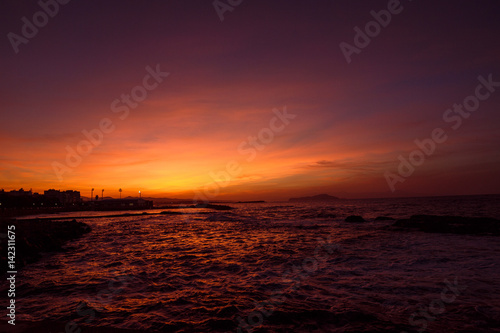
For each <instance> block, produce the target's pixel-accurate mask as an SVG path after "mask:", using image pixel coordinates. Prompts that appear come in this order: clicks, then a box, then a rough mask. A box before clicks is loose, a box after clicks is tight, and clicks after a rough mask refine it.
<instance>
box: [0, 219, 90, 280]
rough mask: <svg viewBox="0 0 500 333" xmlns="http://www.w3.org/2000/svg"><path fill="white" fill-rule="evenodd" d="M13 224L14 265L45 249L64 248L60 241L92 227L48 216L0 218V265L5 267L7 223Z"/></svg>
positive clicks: (28, 260) (80, 233)
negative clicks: (44, 217)
mask: <svg viewBox="0 0 500 333" xmlns="http://www.w3.org/2000/svg"><path fill="white" fill-rule="evenodd" d="M12 225H14V226H15V230H13V231H14V232H15V267H16V269H17V270H18V269H20V268H22V267H24V266H26V265H27V264H29V263H32V262H35V261H37V260H38V259H39V258H40V257H41V254H42V253H44V252H56V251H63V245H64V244H65V243H66V242H67V241H69V240H72V239H76V238H79V237H81V236H83V235H84V234H86V233H89V232H90V231H91V230H92V229H91V228H90V226H89V225H87V224H85V223H83V222H77V221H76V220H72V221H61V222H59V221H57V222H56V221H51V220H38V221H37V220H26V221H22V220H7V219H3V220H1V221H0V236H1V238H0V262H1V263H0V265H2V267H7V256H8V251H7V240H8V238H7V227H8V226H12Z"/></svg>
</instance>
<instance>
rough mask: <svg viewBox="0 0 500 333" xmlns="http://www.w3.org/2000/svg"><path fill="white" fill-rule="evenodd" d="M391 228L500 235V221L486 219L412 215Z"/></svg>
mask: <svg viewBox="0 0 500 333" xmlns="http://www.w3.org/2000/svg"><path fill="white" fill-rule="evenodd" d="M392 226H393V227H396V228H404V229H417V230H420V231H425V232H437V233H453V234H493V235H500V220H497V219H494V218H488V217H463V216H436V215H413V216H412V217H410V218H409V219H402V220H398V221H396V222H395V223H394V224H393V225H392Z"/></svg>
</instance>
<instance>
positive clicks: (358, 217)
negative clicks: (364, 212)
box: [345, 215, 366, 222]
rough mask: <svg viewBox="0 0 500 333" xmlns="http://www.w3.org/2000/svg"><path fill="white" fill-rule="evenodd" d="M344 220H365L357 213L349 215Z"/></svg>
mask: <svg viewBox="0 0 500 333" xmlns="http://www.w3.org/2000/svg"><path fill="white" fill-rule="evenodd" d="M345 221H346V222H366V221H365V219H364V218H363V217H362V216H359V215H351V216H348V217H346V219H345Z"/></svg>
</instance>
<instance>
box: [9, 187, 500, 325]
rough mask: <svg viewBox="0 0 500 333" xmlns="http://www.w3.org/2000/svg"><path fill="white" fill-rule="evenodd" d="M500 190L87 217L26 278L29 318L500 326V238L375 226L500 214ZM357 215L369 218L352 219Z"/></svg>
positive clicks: (21, 292) (23, 302)
mask: <svg viewBox="0 0 500 333" xmlns="http://www.w3.org/2000/svg"><path fill="white" fill-rule="evenodd" d="M499 199H500V197H499V196H487V197H449V198H428V199H391V200H350V201H341V202H338V203H332V204H288V203H283V204H272V203H267V204H234V205H233V206H234V207H236V209H235V210H233V211H217V212H214V211H208V210H204V209H196V210H189V211H188V210H186V212H189V213H190V214H185V215H156V216H144V217H114V218H103V219H95V220H86V221H84V222H86V223H87V224H89V225H91V227H92V228H93V231H92V232H91V233H90V234H87V235H85V236H84V237H82V238H80V239H78V240H76V241H72V242H70V243H69V244H68V245H67V247H66V251H65V252H63V253H56V254H50V255H46V256H44V258H43V259H42V260H40V261H39V262H37V263H34V264H30V265H28V266H27V267H25V269H24V270H23V271H22V272H20V273H19V274H18V281H17V283H18V285H17V291H18V292H17V293H16V296H17V311H18V312H17V313H18V315H17V317H16V319H17V320H19V321H21V322H25V323H26V322H33V324H32V327H35V326H36V322H41V321H44V322H52V324H51V328H50V330H49V329H48V328H47V331H53V332H65V331H70V332H78V330H79V329H81V332H92V328H90V327H89V326H92V327H101V328H102V327H108V328H118V329H123V330H124V329H132V330H140V331H145V332H155V331H166V332H177V331H179V332H210V331H217V332H226V331H228V332H231V331H232V332H236V331H238V330H239V331H241V332H251V331H254V332H259V331H261V332H401V331H408V332H417V331H418V332H423V331H426V332H495V331H496V332H499V331H500V330H499V329H498V327H500V237H494V236H468V235H453V234H428V233H421V232H397V231H391V230H388V229H387V226H388V225H390V224H391V223H392V222H391V221H382V222H375V221H373V219H374V218H375V217H377V216H382V215H384V216H392V217H395V218H398V217H409V216H410V215H412V214H452V215H462V216H489V217H496V218H500V205H499ZM352 214H355V215H363V216H364V217H365V219H367V220H368V222H367V223H361V224H355V223H354V224H353V223H346V222H344V219H345V217H346V216H348V215H352ZM1 292H2V294H6V290H5V284H3V285H2V291H1ZM3 299H5V298H3ZM4 318H6V317H5V316H4ZM4 320H5V321H6V320H7V319H4ZM30 325H31V324H28V326H23V327H25V328H24V329H26V331H29V328H30ZM2 327H5V326H2ZM26 327H28V328H26ZM7 328H8V327H7ZM105 330H106V329H105ZM11 331H12V332H15V330H11Z"/></svg>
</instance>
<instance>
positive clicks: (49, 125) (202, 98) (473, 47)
mask: <svg viewBox="0 0 500 333" xmlns="http://www.w3.org/2000/svg"><path fill="white" fill-rule="evenodd" d="M223 2H224V3H226V1H223ZM236 2H237V1H233V3H236ZM389 2H390V1H364V2H362V3H355V2H353V1H347V0H342V1H326V0H325V1H315V2H314V5H313V4H312V3H311V2H307V1H272V2H271V1H249V0H248V1H242V2H241V4H239V5H237V6H235V7H234V8H233V10H232V11H226V12H225V13H224V14H223V17H224V20H223V21H221V20H220V18H219V15H218V13H217V11H216V9H215V8H214V6H213V4H212V2H211V1H129V0H125V1H107V2H106V3H105V4H104V3H97V2H96V3H90V2H83V1H70V2H69V3H68V4H65V5H59V7H60V8H59V11H58V13H57V14H55V15H54V17H51V18H49V19H48V23H47V24H46V25H45V26H43V27H40V28H39V29H38V30H39V31H38V33H37V34H36V36H34V37H33V38H29V39H28V40H29V41H28V42H27V43H25V44H24V43H22V44H19V45H18V52H17V53H16V52H15V50H14V49H15V48H14V47H13V46H12V43H11V42H10V41H9V37H8V34H9V33H10V32H12V33H15V34H17V35H20V36H21V35H22V31H21V30H22V27H23V24H24V22H23V21H22V18H23V17H26V18H28V20H29V21H31V22H33V15H34V14H35V13H37V12H38V11H40V10H41V7H40V5H39V4H37V2H35V1H32V2H31V3H29V4H26V3H24V2H23V3H20V2H15V1H8V2H3V3H2V4H1V5H0V10H1V12H2V13H4V14H2V15H3V16H4V17H3V19H2V20H1V23H0V27H1V31H2V34H3V36H4V37H3V42H2V43H1V45H0V50H1V53H0V56H1V59H0V62H1V65H0V66H1V74H2V79H1V81H0V110H1V111H0V142H1V145H2V149H1V150H0V187H2V188H4V189H6V190H11V189H14V188H20V187H24V188H25V189H29V188H33V190H35V191H43V190H44V189H48V188H56V189H61V190H63V189H76V190H79V191H81V192H82V195H84V196H90V188H92V187H94V188H96V190H98V191H99V192H100V189H105V195H109V196H113V197H118V195H119V193H118V189H119V188H123V196H127V195H132V196H136V195H137V193H138V190H141V191H142V193H143V194H144V195H146V196H153V197H154V196H157V197H178V198H186V199H190V198H192V197H193V195H194V192H193V191H195V190H197V191H203V189H207V188H211V189H212V193H216V194H217V195H214V196H213V197H211V198H210V199H219V200H223V199H234V200H259V199H264V200H281V199H287V198H289V197H292V196H299V195H312V194H318V193H329V194H331V195H338V196H342V197H351V198H355V197H384V196H397V195H401V196H407V195H410V196H411V195H453V194H488V193H499V192H500V191H499V187H500V177H498V176H497V173H498V169H499V166H500V155H499V151H500V149H499V148H500V134H499V132H498V125H499V124H500V112H499V111H500V88H497V91H495V92H491V94H490V96H489V97H488V98H487V99H486V100H484V101H481V102H480V105H479V108H478V109H477V110H476V111H474V112H473V113H471V115H470V117H468V118H467V119H463V122H462V124H461V126H460V127H459V128H458V129H456V130H454V129H452V128H451V125H452V124H453V123H447V122H446V121H445V120H443V114H444V113H445V111H446V110H447V109H449V108H452V107H453V105H454V104H455V103H458V104H460V103H463V101H464V99H465V98H466V97H467V96H469V95H474V93H475V89H476V87H477V86H478V84H480V81H478V77H479V76H480V75H481V76H483V77H485V78H487V77H488V75H491V76H492V78H493V81H495V82H500V62H499V59H500V43H499V41H500V40H499V37H498V36H500V22H499V20H498V13H499V12H500V3H498V2H497V1H493V0H491V1H477V2H472V1H460V2H459V3H457V2H452V1H447V2H439V3H436V2H434V1H430V0H418V1H411V2H410V1H402V2H401V4H400V7H401V8H402V9H401V12H400V13H399V14H393V15H392V18H391V22H390V23H389V24H388V25H387V26H386V27H382V28H381V31H380V33H379V34H378V35H376V36H374V37H373V38H371V41H370V43H369V45H368V46H366V47H365V48H362V49H360V52H359V54H353V55H352V59H351V60H352V61H351V62H350V63H348V62H347V61H346V58H345V56H344V54H343V53H342V51H341V48H340V47H339V44H340V43H342V42H346V43H349V44H351V45H354V37H355V31H354V30H353V29H354V28H355V27H356V26H357V27H360V29H362V30H364V27H365V24H366V23H368V22H370V21H372V20H374V18H373V17H372V15H371V14H370V12H371V11H372V10H374V11H376V12H379V11H380V10H383V9H387V7H388V3H389ZM147 68H149V70H148V69H147ZM156 68H159V69H160V70H161V71H162V72H168V73H169V75H168V76H166V75H165V76H164V77H161V81H159V80H157V81H156V80H155V79H154V78H153V77H150V78H149V79H147V80H146V81H144V79H145V76H146V75H151V71H154V70H155V69H156ZM144 82H146V84H147V85H148V86H149V87H152V86H153V85H154V86H155V87H154V88H152V89H151V90H147V89H146V90H144V89H142V90H141V89H140V88H136V93H139V92H141V91H142V92H144V91H146V93H147V96H146V97H145V98H144V100H143V101H141V102H140V103H138V105H137V106H135V107H131V106H129V107H128V109H129V112H128V114H127V116H126V117H122V118H124V119H121V118H120V116H123V115H124V112H125V111H123V110H124V109H123V108H122V109H121V110H122V111H120V112H114V111H117V110H116V107H117V106H122V107H123V106H124V105H125V104H124V103H123V102H120V103H117V104H115V108H113V106H112V104H113V102H114V101H115V100H117V99H118V100H120V99H121V98H122V95H123V94H125V95H127V94H128V95H130V94H131V92H132V91H133V89H134V88H135V87H137V86H139V87H141V86H143V85H144ZM156 83H157V84H156ZM483 90H484V89H483ZM284 108H286V110H287V112H288V113H289V114H291V115H294V116H295V117H294V118H293V119H291V118H290V119H288V120H289V121H288V123H286V122H285V123H283V122H282V121H281V122H280V121H276V122H275V124H277V126H279V125H281V124H283V127H280V128H281V129H282V130H280V131H272V129H271V132H272V139H269V133H270V131H269V130H264V129H265V128H270V122H271V120H272V119H273V118H274V117H276V112H278V111H277V110H279V112H283V110H284ZM273 110H274V111H273ZM106 118H107V119H109V121H111V123H112V126H113V130H110V131H109V133H103V137H102V140H99V141H101V142H100V144H98V145H95V146H94V147H93V149H92V151H91V152H90V153H89V154H87V155H86V156H82V158H81V161H79V162H78V163H75V166H73V167H70V166H68V164H67V161H66V157H67V147H70V149H75V150H76V149H77V146H78V145H79V144H80V143H81V142H82V140H86V139H87V138H86V137H85V135H84V134H83V131H92V130H93V129H99V127H100V122H101V121H102V120H103V119H106ZM108 125H109V124H108ZM435 128H442V129H443V130H444V131H445V133H446V135H447V137H448V138H447V140H446V141H445V142H444V143H440V144H437V145H436V149H435V151H434V152H433V153H432V154H430V156H426V157H425V161H424V162H423V164H421V165H419V166H417V167H415V170H414V172H413V173H412V175H411V176H409V177H405V181H404V182H399V183H397V184H396V186H395V187H396V190H395V192H392V191H391V189H390V186H388V183H387V180H386V178H385V177H384V174H385V173H386V172H392V173H397V170H398V165H399V160H398V156H400V155H401V156H403V157H404V158H408V156H409V154H410V153H411V152H412V151H414V150H415V149H416V146H415V143H414V140H415V139H419V140H423V139H426V138H430V137H431V133H432V131H433V130H434V129H435ZM264 132H265V133H264ZM259 133H262V134H261V136H262V137H263V138H264V139H265V140H267V141H269V142H268V143H266V144H263V143H262V142H260V144H261V145H260V146H258V148H259V149H257V148H256V147H254V149H255V152H256V154H255V156H254V158H250V157H252V156H253V155H251V154H250V153H243V154H242V153H241V151H242V150H244V149H247V150H248V149H249V148H250V146H251V143H249V141H251V139H250V138H249V137H257V139H258V138H259ZM266 134H267V135H268V136H267V137H266ZM268 139H269V140H268ZM258 140H259V139H258ZM245 142H246V143H245ZM231 161H233V162H234V163H235V165H237V167H235V169H238V171H239V172H237V175H235V176H231V177H230V179H228V181H227V182H226V183H225V184H221V185H223V186H221V185H217V186H215V185H214V180H213V178H212V177H211V176H210V175H211V173H212V174H220V173H221V172H222V171H225V170H226V169H227V164H228V163H233V162H231ZM55 163H56V164H55ZM57 163H59V164H57ZM234 163H233V164H234ZM54 165H59V166H60V165H63V166H66V167H68V169H69V170H66V169H65V170H66V171H65V172H64V173H63V174H62V175H61V174H59V176H60V177H58V175H57V172H55V171H54ZM233 166H234V165H233ZM61 179H62V180H61ZM99 194H100V193H99Z"/></svg>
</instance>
